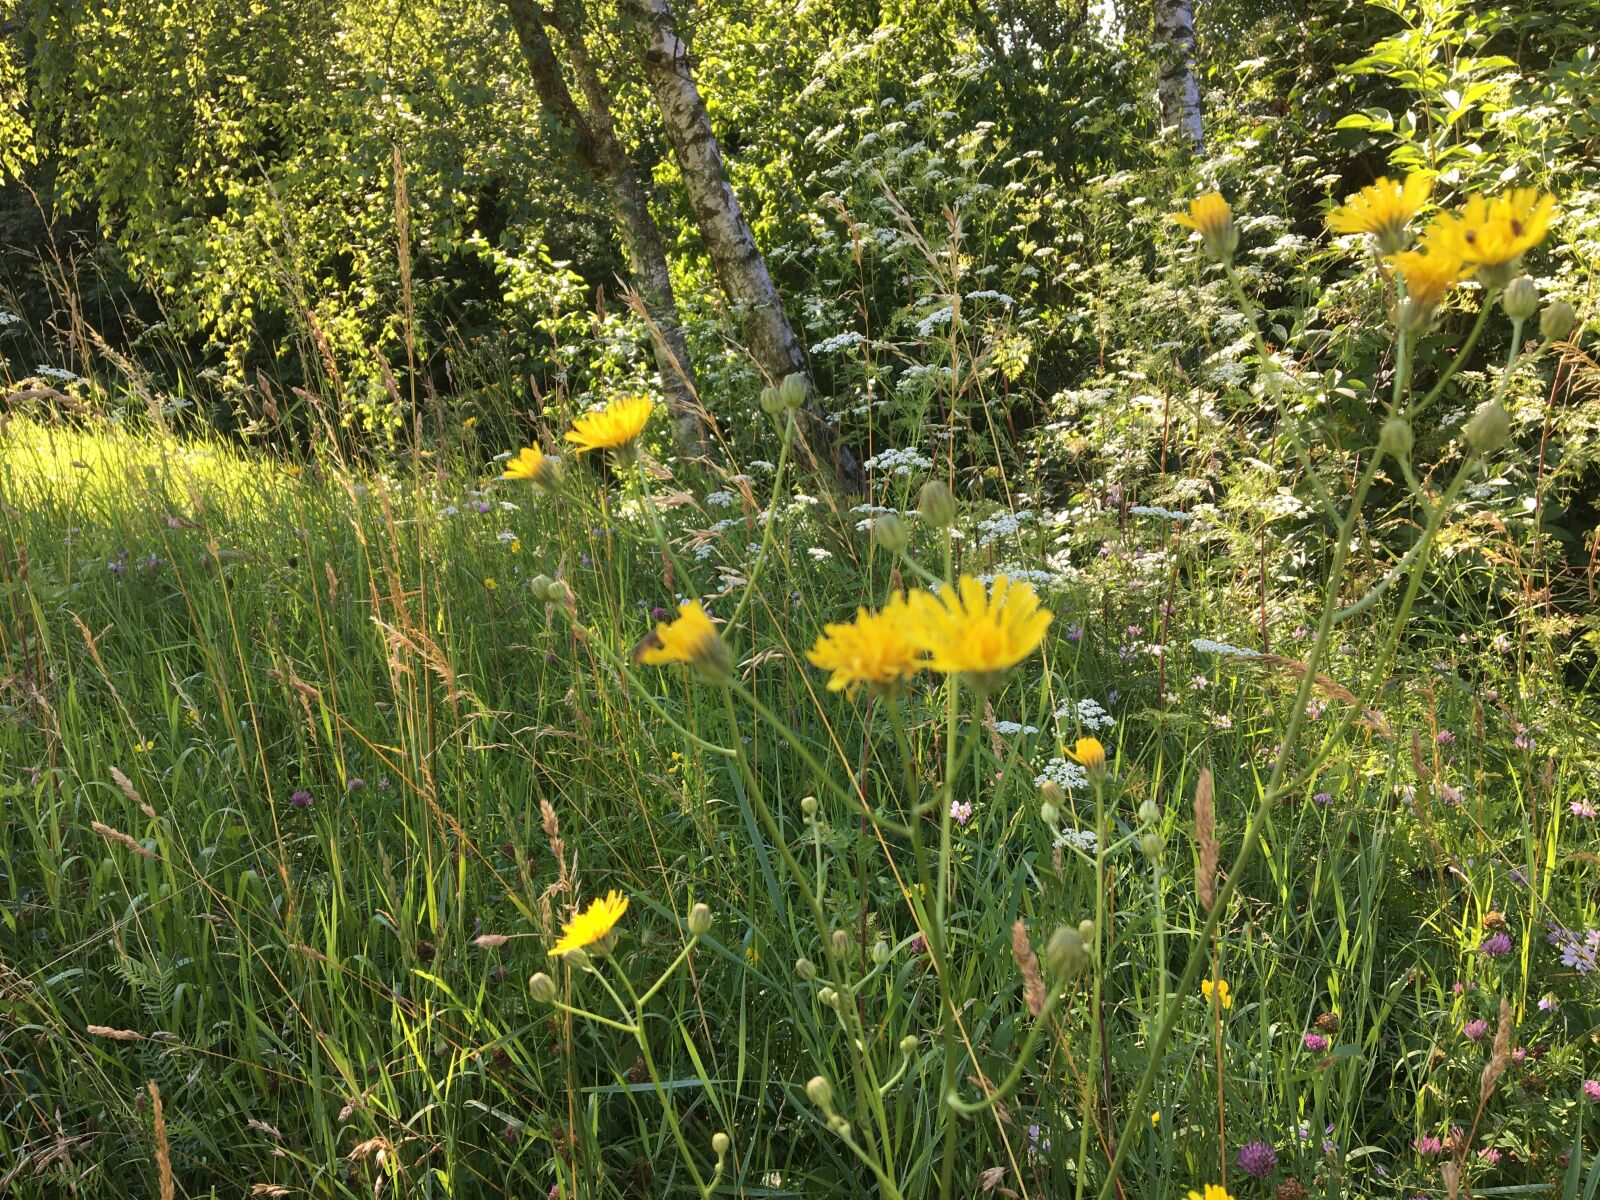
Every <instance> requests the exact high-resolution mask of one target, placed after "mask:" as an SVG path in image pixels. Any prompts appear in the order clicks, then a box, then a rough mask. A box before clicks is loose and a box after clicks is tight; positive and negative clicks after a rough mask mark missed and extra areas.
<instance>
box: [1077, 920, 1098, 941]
mask: <svg viewBox="0 0 1600 1200" xmlns="http://www.w3.org/2000/svg"><path fill="white" fill-rule="evenodd" d="M1078 936H1079V937H1081V938H1082V939H1083V940H1084V941H1085V942H1092V941H1094V922H1093V921H1091V920H1089V918H1088V917H1085V918H1084V919H1083V920H1081V921H1079V922H1078Z"/></svg>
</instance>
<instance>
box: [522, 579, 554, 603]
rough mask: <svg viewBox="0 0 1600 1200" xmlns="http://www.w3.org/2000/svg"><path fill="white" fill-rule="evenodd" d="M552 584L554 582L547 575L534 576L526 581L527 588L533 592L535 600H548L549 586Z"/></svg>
mask: <svg viewBox="0 0 1600 1200" xmlns="http://www.w3.org/2000/svg"><path fill="white" fill-rule="evenodd" d="M554 582H555V580H554V579H551V578H550V576H548V575H535V576H534V577H533V578H532V579H530V580H529V581H528V587H529V589H530V590H531V591H532V592H533V598H534V599H535V600H548V599H550V585H551V584H552V583H554Z"/></svg>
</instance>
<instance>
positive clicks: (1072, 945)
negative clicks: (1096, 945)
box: [1044, 925, 1089, 979]
mask: <svg viewBox="0 0 1600 1200" xmlns="http://www.w3.org/2000/svg"><path fill="white" fill-rule="evenodd" d="M1088 961H1089V952H1088V950H1087V949H1086V948H1085V946H1084V944H1083V937H1082V936H1081V935H1080V934H1079V933H1078V931H1077V930H1076V929H1068V928H1067V927H1066V926H1065V925H1063V926H1061V928H1059V929H1057V930H1056V931H1055V932H1054V933H1053V934H1051V935H1050V940H1049V942H1047V943H1046V944H1045V948H1044V965H1045V966H1046V967H1048V968H1049V970H1050V974H1051V975H1053V976H1055V977H1056V978H1057V979H1071V978H1072V977H1073V976H1074V975H1076V974H1077V973H1078V972H1079V971H1081V970H1083V967H1084V964H1085V963H1087V962H1088Z"/></svg>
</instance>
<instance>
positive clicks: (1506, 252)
mask: <svg viewBox="0 0 1600 1200" xmlns="http://www.w3.org/2000/svg"><path fill="white" fill-rule="evenodd" d="M1555 207H1556V198H1555V197H1554V196H1552V195H1549V194H1548V193H1541V192H1540V191H1539V189H1538V188H1513V189H1512V190H1511V191H1509V192H1507V193H1506V194H1505V195H1504V196H1497V197H1495V198H1494V199H1493V200H1487V199H1485V198H1484V197H1482V196H1469V197H1467V202H1466V204H1465V205H1464V206H1463V207H1462V209H1461V211H1460V212H1459V213H1441V214H1439V218H1438V220H1436V221H1435V222H1434V223H1433V227H1432V228H1431V229H1430V230H1429V231H1428V240H1429V241H1430V242H1432V243H1434V244H1435V245H1437V246H1438V247H1439V248H1440V249H1443V250H1448V251H1449V252H1450V253H1451V254H1452V255H1454V256H1455V257H1456V258H1459V259H1460V260H1461V261H1462V262H1465V263H1471V264H1472V265H1473V266H1475V267H1489V268H1494V267H1500V266H1504V265H1506V264H1508V263H1514V262H1516V260H1517V259H1519V258H1521V257H1522V256H1523V255H1524V254H1526V253H1527V252H1528V251H1529V250H1531V249H1533V248H1534V247H1535V246H1537V245H1538V244H1539V243H1540V242H1542V241H1544V238H1545V234H1547V233H1549V232H1550V220H1551V218H1552V217H1554V216H1555Z"/></svg>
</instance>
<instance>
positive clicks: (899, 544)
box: [872, 513, 911, 554]
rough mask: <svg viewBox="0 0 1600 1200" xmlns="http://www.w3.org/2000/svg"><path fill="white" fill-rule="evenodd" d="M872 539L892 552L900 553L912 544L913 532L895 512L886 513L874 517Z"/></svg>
mask: <svg viewBox="0 0 1600 1200" xmlns="http://www.w3.org/2000/svg"><path fill="white" fill-rule="evenodd" d="M872 540H873V541H875V542H877V543H878V545H880V546H882V547H883V548H884V549H885V550H887V551H888V552H889V553H890V554H900V553H902V552H903V551H904V550H905V548H906V546H908V545H909V544H910V542H911V533H910V531H909V530H907V529H906V523H905V522H904V521H902V520H901V519H900V518H899V517H897V516H895V514H894V513H884V514H883V516H881V517H874V518H873V519H872Z"/></svg>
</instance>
